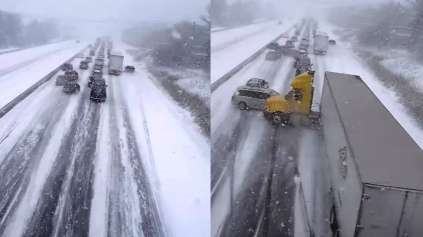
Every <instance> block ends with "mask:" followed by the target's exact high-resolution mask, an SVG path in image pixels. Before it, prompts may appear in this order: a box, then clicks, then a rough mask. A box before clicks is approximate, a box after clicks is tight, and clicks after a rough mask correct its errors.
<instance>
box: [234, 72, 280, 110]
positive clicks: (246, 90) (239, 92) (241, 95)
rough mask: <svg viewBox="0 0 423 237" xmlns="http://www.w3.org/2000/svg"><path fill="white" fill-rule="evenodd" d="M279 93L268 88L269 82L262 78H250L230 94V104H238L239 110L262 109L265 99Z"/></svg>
mask: <svg viewBox="0 0 423 237" xmlns="http://www.w3.org/2000/svg"><path fill="white" fill-rule="evenodd" d="M275 95H279V94H278V93H277V92H276V91H274V90H272V89H270V88H269V83H268V82H266V81H265V80H263V79H259V78H252V79H250V80H249V81H248V82H247V84H246V85H245V86H240V87H238V88H237V89H236V91H235V93H234V94H233V96H232V99H231V104H233V105H236V106H238V108H239V109H240V110H248V109H259V110H263V109H264V105H265V103H266V99H268V98H269V97H271V96H275Z"/></svg>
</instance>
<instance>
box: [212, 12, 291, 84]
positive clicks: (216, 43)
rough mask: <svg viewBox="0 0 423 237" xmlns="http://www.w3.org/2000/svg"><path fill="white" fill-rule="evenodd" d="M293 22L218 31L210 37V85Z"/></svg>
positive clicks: (268, 23)
mask: <svg viewBox="0 0 423 237" xmlns="http://www.w3.org/2000/svg"><path fill="white" fill-rule="evenodd" d="M293 25H294V21H292V22H291V21H288V20H286V21H283V24H282V25H279V24H277V22H275V21H271V22H266V23H263V24H258V25H253V26H246V27H241V28H236V29H233V30H227V31H220V32H216V33H212V35H211V47H212V48H211V51H212V53H211V68H213V70H212V71H211V83H214V82H215V81H217V80H218V79H219V78H221V77H222V76H224V75H225V74H226V73H228V72H229V71H230V70H232V69H233V68H234V67H236V66H238V65H239V64H240V63H242V62H243V61H244V60H245V59H247V58H248V57H250V56H251V55H253V54H254V53H255V52H257V51H258V50H260V49H261V48H262V47H264V46H265V45H266V44H268V43H269V42H270V41H272V40H274V39H275V38H276V37H278V36H279V35H281V34H282V33H284V32H286V31H287V30H288V29H290V28H291V27H292V26H293Z"/></svg>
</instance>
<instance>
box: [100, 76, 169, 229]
mask: <svg viewBox="0 0 423 237" xmlns="http://www.w3.org/2000/svg"><path fill="white" fill-rule="evenodd" d="M115 81H116V78H113V77H112V79H111V87H110V89H109V90H110V93H111V94H112V97H114V98H115V99H113V100H112V101H113V102H111V106H112V109H111V111H113V112H112V115H111V121H112V122H111V124H114V125H111V127H110V128H111V138H112V144H119V145H118V150H116V149H114V151H113V154H115V153H116V156H115V157H113V161H112V164H111V167H110V169H111V177H112V178H111V180H110V182H111V183H110V184H111V188H110V190H114V191H113V192H112V193H110V202H109V211H110V212H109V215H108V216H109V220H108V226H109V229H108V234H109V236H158V237H160V236H165V234H164V232H163V226H162V221H161V219H160V214H159V213H160V212H159V207H158V206H157V203H156V201H155V197H154V192H153V191H152V187H151V182H150V181H149V177H147V175H146V172H145V169H144V167H143V162H142V157H141V153H140V151H139V150H138V149H139V148H138V147H137V145H136V141H135V136H134V131H133V128H132V125H131V122H130V119H129V116H128V107H127V105H126V104H125V103H123V101H122V100H121V98H122V96H121V94H122V89H121V87H120V84H119V83H116V82H115ZM112 187H115V188H112Z"/></svg>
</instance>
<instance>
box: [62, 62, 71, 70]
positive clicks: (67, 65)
mask: <svg viewBox="0 0 423 237" xmlns="http://www.w3.org/2000/svg"><path fill="white" fill-rule="evenodd" d="M68 70H73V65H72V64H70V63H64V64H63V65H62V71H68Z"/></svg>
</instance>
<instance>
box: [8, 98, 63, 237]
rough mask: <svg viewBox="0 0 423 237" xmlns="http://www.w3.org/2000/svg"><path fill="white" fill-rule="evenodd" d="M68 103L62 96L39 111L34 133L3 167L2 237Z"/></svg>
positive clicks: (22, 139) (24, 137)
mask: <svg viewBox="0 0 423 237" xmlns="http://www.w3.org/2000/svg"><path fill="white" fill-rule="evenodd" d="M68 103H69V100H67V98H65V97H63V96H62V97H60V98H59V100H58V101H57V103H55V104H51V107H46V108H45V109H44V110H43V111H44V113H42V112H41V111H39V112H38V114H41V113H42V114H41V116H40V118H39V119H37V120H36V121H33V122H32V123H31V125H30V127H31V128H32V129H30V130H29V131H28V132H26V133H25V134H23V135H22V136H21V137H20V139H19V141H18V142H17V143H16V144H15V145H14V146H13V147H12V149H11V150H10V151H9V153H8V154H7V155H6V157H5V158H4V159H3V161H2V163H1V164H0V200H1V202H0V220H1V221H0V235H2V234H3V233H4V231H5V229H6V227H7V224H8V221H9V220H10V218H11V215H13V213H14V211H15V210H16V208H17V206H18V205H19V203H20V200H21V198H22V196H23V195H24V193H25V191H26V189H27V188H28V186H27V185H28V183H29V179H30V178H31V176H32V173H33V170H35V169H37V166H38V165H39V161H40V159H41V157H42V155H43V153H44V150H45V148H46V146H47V145H48V143H49V141H50V138H51V134H52V132H53V130H54V129H55V126H56V124H57V121H59V120H60V118H61V116H62V115H63V113H64V111H65V110H64V109H62V108H65V107H66V106H67V105H68ZM46 111H54V112H53V113H46Z"/></svg>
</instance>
